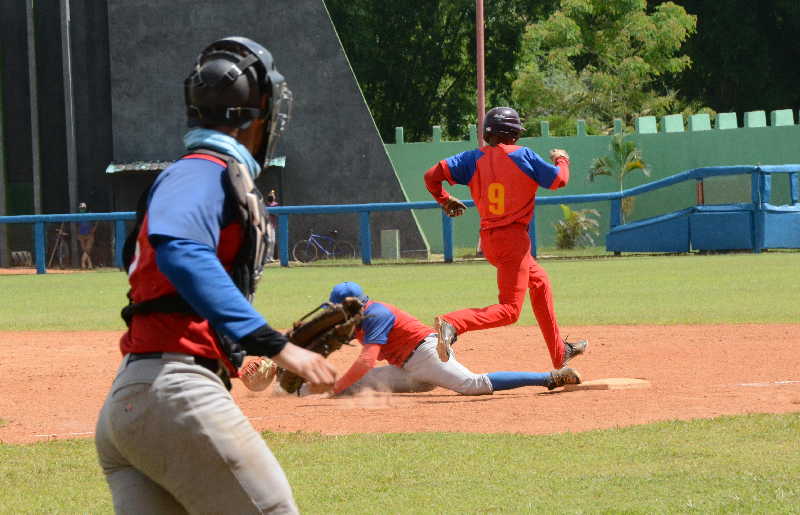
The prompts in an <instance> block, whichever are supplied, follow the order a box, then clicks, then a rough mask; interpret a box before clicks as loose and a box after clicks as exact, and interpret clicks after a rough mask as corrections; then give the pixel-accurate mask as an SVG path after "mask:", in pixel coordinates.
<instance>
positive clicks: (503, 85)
mask: <svg viewBox="0 0 800 515" xmlns="http://www.w3.org/2000/svg"><path fill="white" fill-rule="evenodd" d="M325 3H326V6H327V7H328V10H329V12H330V14H331V18H332V20H333V23H334V25H335V27H336V30H337V32H338V33H339V38H340V39H341V41H342V45H343V47H344V49H345V52H346V53H347V57H348V59H349V60H350V65H351V66H352V67H353V71H354V72H355V75H356V78H357V79H358V83H359V85H360V86H361V90H362V92H363V94H364V97H365V98H366V100H367V104H368V105H369V107H370V110H371V112H372V116H373V117H374V119H375V123H376V124H377V126H378V130H379V131H380V133H381V136H382V137H383V138H384V140H385V141H393V139H394V127H395V126H398V125H402V126H403V127H404V129H405V137H406V139H407V140H409V141H412V140H415V141H420V140H425V139H427V138H430V133H431V126H432V125H442V126H443V127H444V128H445V133H446V136H447V137H458V138H462V137H466V136H467V125H468V124H469V123H475V120H476V119H477V116H476V102H475V91H476V79H475V2H474V1H473V0H426V1H425V2H420V1H418V0H396V1H393V2H376V1H374V0H327V1H326V2H325ZM554 4H555V0H546V1H537V0H522V1H519V0H496V1H492V2H487V3H486V4H485V13H484V19H485V55H486V57H485V63H486V91H487V105H497V104H500V105H502V104H508V103H509V100H510V97H511V84H512V82H513V80H514V78H515V69H516V66H517V60H518V54H519V51H520V49H521V46H522V33H523V31H524V30H525V26H526V25H527V24H528V23H530V22H531V21H534V20H535V19H537V18H539V17H540V16H541V15H542V14H544V13H546V12H549V11H550V10H551V9H552V7H553V5H554Z"/></svg>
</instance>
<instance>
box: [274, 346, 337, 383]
mask: <svg viewBox="0 0 800 515" xmlns="http://www.w3.org/2000/svg"><path fill="white" fill-rule="evenodd" d="M272 360H273V361H275V363H277V364H278V366H280V367H283V368H285V369H287V370H290V371H292V372H294V373H295V374H297V375H299V376H301V377H303V378H305V379H306V381H308V382H309V383H310V385H311V391H312V393H322V392H327V391H330V390H332V389H333V383H335V382H336V367H334V366H333V365H332V364H331V363H330V362H329V361H328V360H326V359H325V358H324V357H323V356H322V355H320V354H317V353H316V352H311V351H309V350H306V349H304V348H302V347H298V346H297V345H294V344H293V343H287V344H286V346H285V347H284V348H283V350H282V351H281V352H279V353H278V354H276V355H275V356H272Z"/></svg>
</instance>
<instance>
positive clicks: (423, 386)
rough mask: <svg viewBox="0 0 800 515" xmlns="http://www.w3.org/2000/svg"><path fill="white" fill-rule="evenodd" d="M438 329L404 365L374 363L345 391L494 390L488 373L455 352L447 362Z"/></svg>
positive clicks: (482, 392) (471, 392)
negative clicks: (439, 350)
mask: <svg viewBox="0 0 800 515" xmlns="http://www.w3.org/2000/svg"><path fill="white" fill-rule="evenodd" d="M437 342H438V339H437V336H436V333H432V334H429V335H428V336H427V337H426V338H425V340H423V341H422V343H421V344H420V345H419V347H417V349H416V350H415V351H414V353H413V354H411V356H410V357H409V359H408V361H406V363H405V364H404V365H403V366H402V367H396V366H394V365H388V366H384V367H375V368H373V369H372V370H370V371H369V372H367V373H366V374H365V375H364V377H362V378H361V379H360V380H359V381H358V382H356V383H355V384H354V385H352V386H351V387H350V388H348V389H347V390H345V391H344V392H343V393H345V394H352V393H357V392H359V391H361V390H366V389H369V390H376V391H385V392H394V393H412V392H428V391H431V390H433V389H434V388H436V387H437V386H441V387H442V388H447V389H448V390H453V391H454V392H458V393H460V394H462V395H487V394H491V393H492V383H491V381H489V376H487V375H486V374H476V373H474V372H472V371H471V370H469V369H468V368H467V367H465V366H464V365H462V364H461V363H459V362H458V360H457V359H456V356H455V353H453V354H452V355H451V356H450V359H449V360H448V361H447V362H446V363H442V362H441V361H440V360H439V355H438V354H437V353H436V343H437Z"/></svg>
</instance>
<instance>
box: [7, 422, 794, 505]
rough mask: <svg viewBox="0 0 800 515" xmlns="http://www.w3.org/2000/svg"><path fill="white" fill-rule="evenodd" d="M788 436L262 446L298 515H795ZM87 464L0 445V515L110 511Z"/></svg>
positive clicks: (684, 434) (497, 437)
mask: <svg viewBox="0 0 800 515" xmlns="http://www.w3.org/2000/svg"><path fill="white" fill-rule="evenodd" d="M443 409H444V408H443ZM798 431H800V414H797V413H788V414H783V415H745V416H736V417H720V418H716V419H711V420H693V421H688V422H680V421H668V422H659V423H656V424H649V425H644V426H635V427H627V428H622V429H610V430H604V431H588V432H583V433H562V434H554V435H520V434H462V433H418V434H369V435H346V436H323V435H318V434H305V433H290V434H285V433H266V434H265V435H264V438H265V440H266V441H267V443H268V445H269V446H270V448H271V449H272V451H273V452H274V454H275V456H276V457H277V459H278V461H279V462H280V463H282V464H283V465H284V469H285V471H286V474H287V476H288V478H289V482H290V483H291V485H292V489H293V491H294V495H295V498H296V500H297V504H298V506H299V508H300V510H301V511H302V512H303V513H308V514H317V513H319V514H323V513H324V514H327V513H348V514H361V513H364V514H374V513H493V512H502V513H531V512H536V513H564V512H569V513H685V512H690V511H691V512H698V513H796V512H797V506H798V505H800V485H798V482H797V477H798V476H800V465H799V464H800V461H798V459H797V446H796V440H797V439H796V435H797V434H798ZM96 459H97V458H96V454H95V450H94V444H93V442H92V440H91V439H83V440H73V441H56V442H48V443H41V444H35V445H0V471H2V474H0V491H2V492H3V495H2V496H0V513H110V512H111V511H112V507H111V495H110V492H109V490H108V487H107V486H106V483H105V480H104V478H103V474H102V472H101V471H100V467H99V466H98V465H97V461H96ZM431 477H435V478H436V482H435V484H436V488H432V486H431V480H430V478H431ZM365 478H369V480H368V481H367V480H365ZM542 478H546V479H547V480H546V481H543V480H542ZM42 485H46V488H42ZM343 485H346V486H343ZM348 485H349V486H348ZM352 485H357V487H353V486H352ZM565 492H568V493H569V495H568V501H565Z"/></svg>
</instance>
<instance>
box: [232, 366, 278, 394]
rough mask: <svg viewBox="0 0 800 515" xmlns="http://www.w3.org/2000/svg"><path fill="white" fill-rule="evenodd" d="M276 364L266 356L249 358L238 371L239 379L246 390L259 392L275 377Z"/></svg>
mask: <svg viewBox="0 0 800 515" xmlns="http://www.w3.org/2000/svg"><path fill="white" fill-rule="evenodd" d="M277 371H278V365H276V364H275V363H273V362H272V360H271V359H268V358H258V359H254V360H251V361H250V362H248V363H247V364H246V365H245V366H243V367H242V369H241V370H240V371H239V379H241V381H242V384H244V385H245V386H246V387H247V389H248V390H252V391H254V392H261V391H264V390H266V389H267V387H268V386H269V385H270V384H271V383H272V381H273V380H274V379H275V374H276V372H277Z"/></svg>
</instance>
